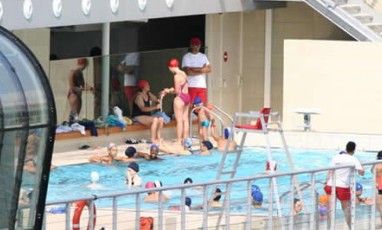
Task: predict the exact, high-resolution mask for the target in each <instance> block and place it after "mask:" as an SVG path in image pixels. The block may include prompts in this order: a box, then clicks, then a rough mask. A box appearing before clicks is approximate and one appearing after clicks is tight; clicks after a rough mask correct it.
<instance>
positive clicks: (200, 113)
mask: <svg viewBox="0 0 382 230" xmlns="http://www.w3.org/2000/svg"><path fill="white" fill-rule="evenodd" d="M194 107H195V109H194V113H195V114H196V115H197V117H198V121H199V136H200V139H201V140H202V141H207V140H208V128H209V127H210V120H211V116H212V115H211V114H210V113H209V112H208V110H211V109H212V106H211V105H206V106H204V104H203V100H202V99H201V98H200V97H195V99H194Z"/></svg>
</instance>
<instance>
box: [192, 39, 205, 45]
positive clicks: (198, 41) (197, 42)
mask: <svg viewBox="0 0 382 230" xmlns="http://www.w3.org/2000/svg"><path fill="white" fill-rule="evenodd" d="M193 44H195V45H200V44H202V41H201V40H200V38H198V37H195V38H191V40H190V45H193Z"/></svg>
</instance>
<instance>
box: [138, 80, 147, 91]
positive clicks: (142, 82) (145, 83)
mask: <svg viewBox="0 0 382 230" xmlns="http://www.w3.org/2000/svg"><path fill="white" fill-rule="evenodd" d="M148 84H149V82H148V81H146V80H139V82H138V87H139V88H140V89H143V88H145V86H146V85H148Z"/></svg>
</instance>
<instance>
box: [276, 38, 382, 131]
mask: <svg viewBox="0 0 382 230" xmlns="http://www.w3.org/2000/svg"><path fill="white" fill-rule="evenodd" d="M284 47H285V49H284V51H285V52H284V100H283V102H284V103H283V104H284V106H283V114H284V117H283V121H284V127H285V128H286V129H296V125H297V124H301V123H302V115H298V114H296V113H294V112H293V110H294V109H295V108H318V109H320V110H321V111H322V114H320V115H312V125H313V130H315V131H320V132H321V131H322V132H343V133H372V134H378V133H379V134H380V133H381V130H382V123H381V119H382V107H381V101H382V94H381V90H380V89H381V85H382V78H381V77H380V73H382V65H381V59H382V44H381V43H370V42H350V41H348V42H341V41H317V40H287V41H285V46H284Z"/></svg>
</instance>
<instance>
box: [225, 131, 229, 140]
mask: <svg viewBox="0 0 382 230" xmlns="http://www.w3.org/2000/svg"><path fill="white" fill-rule="evenodd" d="M228 137H229V129H228V128H225V129H224V138H225V139H228Z"/></svg>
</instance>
